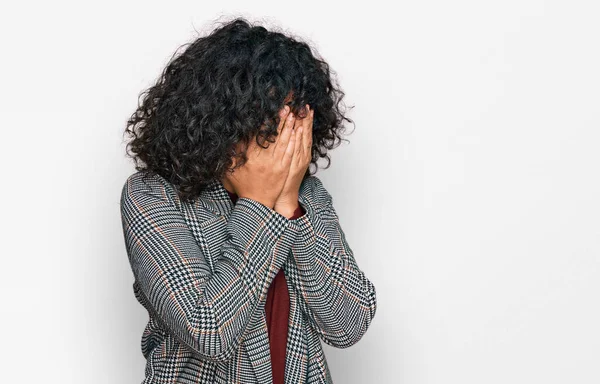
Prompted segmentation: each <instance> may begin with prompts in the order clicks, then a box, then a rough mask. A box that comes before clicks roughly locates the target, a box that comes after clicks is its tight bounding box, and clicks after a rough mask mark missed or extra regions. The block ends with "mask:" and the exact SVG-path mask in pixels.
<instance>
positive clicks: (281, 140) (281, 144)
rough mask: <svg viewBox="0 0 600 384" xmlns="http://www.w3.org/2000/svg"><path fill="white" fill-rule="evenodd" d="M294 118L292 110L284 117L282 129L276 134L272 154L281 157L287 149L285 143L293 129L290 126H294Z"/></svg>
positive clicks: (286, 143)
mask: <svg viewBox="0 0 600 384" xmlns="http://www.w3.org/2000/svg"><path fill="white" fill-rule="evenodd" d="M294 120H295V116H294V114H293V113H292V112H290V113H289V114H288V116H287V118H286V119H285V124H284V126H283V129H282V130H281V133H280V134H279V135H278V137H277V141H276V142H275V145H274V148H273V155H274V156H276V157H277V158H279V159H281V158H282V157H283V154H284V153H285V151H286V149H287V145H288V142H289V140H290V136H291V134H292V131H293V130H292V128H293V127H294Z"/></svg>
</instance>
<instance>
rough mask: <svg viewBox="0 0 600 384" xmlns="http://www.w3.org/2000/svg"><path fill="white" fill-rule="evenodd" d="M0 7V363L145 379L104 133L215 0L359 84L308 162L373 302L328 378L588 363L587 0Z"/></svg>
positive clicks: (33, 375) (591, 107)
mask: <svg viewBox="0 0 600 384" xmlns="http://www.w3.org/2000/svg"><path fill="white" fill-rule="evenodd" d="M0 14H1V16H0V21H1V23H0V28H1V33H0V35H1V37H0V39H1V40H2V41H1V44H2V45H1V46H2V58H1V60H0V62H1V64H0V65H1V66H2V67H1V70H2V72H1V74H2V83H1V84H2V85H1V90H2V92H1V93H0V98H1V100H0V101H1V111H2V112H1V115H0V116H1V121H2V123H1V126H2V150H1V151H0V153H1V156H2V168H3V175H4V177H3V178H2V188H1V191H2V192H1V193H2V196H1V197H2V228H1V229H2V230H1V233H2V267H1V269H0V270H1V271H2V277H1V279H0V287H1V290H2V305H1V306H0V311H1V313H0V314H1V320H0V321H1V323H0V326H1V329H2V348H0V361H1V362H0V366H1V368H2V369H1V373H0V381H1V382H3V383H42V382H44V383H124V384H125V383H139V382H141V380H142V378H143V371H144V365H145V360H144V358H143V356H142V354H141V351H140V340H141V335H142V331H143V328H144V326H145V324H146V321H147V318H148V315H147V313H146V311H145V310H144V309H143V307H142V306H141V305H139V304H138V303H137V301H136V300H135V298H134V295H133V290H132V284H133V276H132V273H131V270H130V266H129V264H128V261H127V256H126V252H125V246H124V241H123V234H122V228H121V221H120V212H119V197H120V196H119V194H120V192H121V187H122V186H123V183H124V181H125V179H126V178H127V176H129V175H130V174H131V173H133V172H134V169H133V163H132V162H131V161H130V160H129V159H127V158H126V157H125V155H124V150H125V147H124V142H123V140H122V139H123V137H122V132H123V129H124V128H125V121H126V118H127V117H128V116H129V115H130V114H131V113H132V112H133V110H134V109H135V106H136V104H137V97H138V94H139V93H140V92H141V91H142V90H143V89H145V88H146V87H148V86H149V85H151V84H152V83H153V82H154V81H155V79H156V78H157V77H158V75H159V74H160V71H161V70H162V69H163V68H164V66H165V64H166V63H167V61H168V59H169V58H170V57H171V55H172V54H173V52H175V50H176V49H177V47H178V46H180V45H181V44H183V43H186V42H188V41H190V40H191V39H193V38H195V37H197V36H198V33H205V32H208V31H210V30H211V27H212V25H211V23H212V22H213V21H214V20H217V19H219V18H221V19H227V18H229V17H230V16H231V15H233V16H245V17H248V18H249V19H250V20H252V21H260V20H263V21H264V22H265V24H266V25H267V26H277V27H282V28H283V29H284V30H286V31H288V32H289V33H293V34H295V35H297V36H298V37H300V38H303V39H306V40H308V41H309V42H310V43H311V44H312V45H313V47H314V48H316V49H317V50H318V52H319V53H320V54H321V55H322V56H323V57H324V58H325V60H327V61H328V62H329V63H330V65H331V68H332V69H333V70H334V71H335V72H336V74H337V78H338V80H339V81H340V83H341V85H342V87H343V89H344V91H345V92H346V97H345V98H344V101H345V102H346V105H347V106H354V108H353V109H352V110H351V111H350V117H351V118H353V119H354V121H355V122H356V129H355V130H354V132H353V133H352V134H351V135H349V136H347V138H348V140H350V143H346V142H345V143H343V144H342V145H341V146H340V147H339V148H337V149H336V150H334V151H333V152H332V161H333V162H332V166H331V167H330V168H329V169H327V170H321V171H319V173H318V174H317V176H319V177H320V178H321V179H322V180H323V183H324V185H325V186H326V187H327V189H328V190H329V191H330V192H331V194H332V196H333V198H334V204H335V207H336V209H337V211H338V213H339V216H340V221H341V223H342V227H343V229H344V231H345V233H346V235H347V238H348V241H349V243H350V245H351V247H352V248H353V250H354V253H355V257H356V260H357V262H358V265H359V267H360V268H361V269H362V270H363V271H365V273H366V274H367V276H368V277H369V278H370V279H371V280H372V281H373V283H374V284H375V286H376V289H377V298H378V309H377V314H376V316H375V318H374V320H373V322H372V324H371V326H370V328H369V330H368V331H367V333H366V334H365V336H364V337H363V338H362V339H361V340H360V341H359V342H358V343H357V344H355V345H354V346H352V347H351V348H348V349H335V348H333V347H330V346H329V345H326V344H325V346H324V348H325V353H326V355H327V358H328V361H329V364H330V368H331V373H332V377H333V380H334V382H335V383H336V384H359V383H389V384H391V383H406V384H425V383H433V384H447V383H460V384H466V383H469V384H470V383H472V384H480V383H486V384H492V383H498V384H505V383H524V384H525V383H527V384H529V383H544V384H550V383H577V384H584V383H596V384H597V383H599V382H600V369H599V367H600V327H598V324H600V300H599V297H598V296H599V293H600V260H599V259H600V256H599V255H600V200H599V197H600V178H599V170H598V167H599V165H600V129H599V128H600V116H599V106H600V70H599V68H600V48H599V47H600V42H599V38H600V23H599V22H598V20H599V19H600V7H599V5H598V2H596V1H592V0H590V1H542V0H537V1H536V0H518V1H475V0H472V1H467V0H458V1H452V2H450V1H440V0H438V1H418V2H417V1H403V2H383V1H381V2H376V1H367V2H356V3H352V2H338V3H334V2H325V1H318V2H317V1H307V2H279V1H259V2H243V1H235V2H234V1H217V2H200V1H169V2H167V1H162V2H152V1H119V2H116V1H103V2H82V1H79V2H75V1H73V2H64V1H58V2H56V1H53V2H42V1H38V2H35V3H33V2H12V3H8V4H3V5H2V9H1V11H0ZM349 131H352V126H350V127H349ZM321 164H323V165H324V164H325V163H324V162H321Z"/></svg>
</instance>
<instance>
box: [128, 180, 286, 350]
mask: <svg viewBox="0 0 600 384" xmlns="http://www.w3.org/2000/svg"><path fill="white" fill-rule="evenodd" d="M174 201H175V200H174V198H172V197H170V195H169V194H167V193H165V191H164V190H161V189H158V187H151V188H145V187H141V185H140V184H139V183H130V182H129V180H128V182H127V183H125V186H124V187H123V190H122V194H121V217H122V225H123V233H124V237H125V244H126V249H127V254H128V258H129V262H130V264H131V268H132V271H133V274H134V277H135V281H136V283H137V285H138V286H139V290H140V291H141V293H142V294H143V296H144V297H145V299H146V300H147V301H148V304H149V306H150V307H151V308H150V309H149V311H151V312H152V313H155V314H156V315H157V316H158V320H159V321H160V322H161V323H162V324H163V325H164V326H165V327H166V328H167V330H168V331H169V332H170V333H172V334H173V335H174V336H176V337H177V338H178V340H180V341H181V342H182V343H183V344H184V345H187V346H188V347H189V348H190V349H191V350H193V351H194V352H195V353H197V354H199V355H200V356H201V357H202V358H205V359H212V360H216V361H226V360H229V359H230V358H232V356H233V355H234V353H235V351H236V350H237V348H238V346H239V344H240V342H241V338H242V336H243V334H244V331H245V329H246V327H247V325H248V324H249V321H250V319H251V317H252V315H253V313H254V312H255V311H257V310H258V309H259V307H260V302H261V301H262V302H264V300H265V298H266V293H267V290H268V287H269V285H270V284H271V282H272V281H273V278H274V277H275V274H276V272H277V271H278V270H279V268H280V267H281V266H282V265H283V263H284V262H285V260H286V258H287V256H288V254H289V252H290V249H291V245H292V243H293V242H294V240H295V238H296V236H297V231H296V230H295V227H293V226H292V227H290V225H289V224H290V223H291V221H290V220H288V219H287V218H286V217H285V216H282V215H281V214H279V213H278V212H276V211H275V210H273V209H271V208H269V207H267V206H265V205H263V204H261V203H259V202H257V201H255V200H252V199H249V198H240V199H238V200H237V202H236V204H235V207H234V208H233V210H232V212H231V215H230V217H229V220H228V221H227V226H226V228H227V240H225V242H224V243H223V245H222V247H221V251H220V252H221V256H220V258H219V259H218V260H217V261H216V262H215V264H214V270H215V271H214V273H212V274H211V273H210V269H209V267H208V264H207V262H206V260H205V258H204V256H203V254H202V251H201V249H200V247H199V246H198V244H197V243H196V240H195V238H194V236H193V234H192V232H191V230H190V228H189V227H188V226H187V224H186V222H185V221H184V217H183V215H182V213H181V211H180V210H179V209H178V208H177V206H176V204H175V202H174Z"/></svg>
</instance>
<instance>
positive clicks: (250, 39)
mask: <svg viewBox="0 0 600 384" xmlns="http://www.w3.org/2000/svg"><path fill="white" fill-rule="evenodd" d="M181 47H186V49H185V50H184V51H183V52H182V53H181V54H179V55H177V51H179V49H180V48H181ZM177 51H176V52H175V54H173V56H172V57H171V60H170V61H169V63H168V64H167V66H166V67H165V69H164V70H163V72H162V74H161V76H160V77H159V78H158V80H157V81H156V83H155V84H154V85H153V86H151V87H150V88H148V89H147V90H145V91H143V92H142V93H141V94H140V95H139V97H138V108H137V109H136V111H135V112H134V113H133V114H132V115H131V117H130V118H129V119H128V121H127V127H126V129H125V132H124V134H127V135H128V136H129V137H130V138H131V141H130V142H128V143H127V146H126V153H127V155H128V156H129V157H131V158H133V159H134V162H135V168H136V170H137V171H141V170H146V171H149V172H154V173H157V174H159V175H160V176H162V177H164V178H165V179H166V180H168V181H169V182H171V183H172V184H174V185H175V186H177V189H178V195H179V197H180V198H181V199H182V200H184V201H191V200H193V199H195V198H196V197H197V196H198V195H199V194H200V192H201V191H202V190H203V188H205V187H206V185H207V184H208V183H209V182H211V181H213V180H216V179H221V177H222V176H223V175H224V172H226V171H230V172H231V171H232V170H233V169H235V167H239V166H242V165H243V164H244V163H245V162H246V161H247V158H246V152H245V150H246V149H247V145H248V143H249V140H251V139H252V138H253V137H255V138H256V139H255V140H256V142H257V144H258V145H261V146H262V147H263V148H265V147H264V142H265V140H266V141H268V142H274V137H275V136H276V135H277V127H278V124H279V119H280V117H279V113H278V112H279V110H280V109H281V108H283V106H284V105H285V104H287V105H289V106H290V108H291V111H292V112H294V114H296V115H297V116H298V117H300V118H303V117H305V116H306V108H305V105H306V104H309V106H310V107H311V108H312V109H314V120H313V141H312V142H313V148H312V159H311V164H314V165H315V171H314V172H316V171H317V169H318V165H317V161H318V160H319V158H322V157H325V158H326V159H327V166H326V167H325V168H329V166H330V163H331V159H330V157H329V155H328V154H327V150H330V149H333V148H335V147H337V146H338V145H339V144H340V142H341V141H342V140H345V141H347V140H346V139H343V138H342V136H341V133H342V131H344V130H345V127H344V121H347V122H350V123H354V122H353V121H352V120H351V119H350V118H348V117H346V116H345V115H344V112H345V108H344V104H343V103H342V99H343V97H344V92H343V91H342V90H341V89H340V87H339V86H338V85H337V83H336V80H335V78H334V76H333V75H334V72H333V71H331V70H330V68H329V65H328V64H327V63H326V62H325V61H324V60H322V59H321V58H318V57H316V54H313V52H312V51H311V47H310V46H309V45H308V44H307V43H306V42H303V41H299V40H298V39H296V38H295V37H290V36H286V35H285V34H284V33H281V32H280V31H276V30H272V31H269V30H267V29H266V28H265V27H263V26H260V25H252V24H251V23H250V22H249V21H247V20H246V19H245V18H242V17H237V18H235V19H233V20H232V21H228V22H224V23H222V24H221V25H219V27H218V28H216V29H214V30H213V31H212V32H211V33H210V34H208V35H207V36H204V37H199V38H197V39H196V40H194V41H193V42H191V43H186V44H183V45H182V46H180V47H179V48H178V49H177ZM272 139H273V141H271V140H272ZM238 143H243V144H244V145H242V148H244V149H243V150H240V151H239V152H236V147H237V144H238ZM267 145H268V144H267ZM237 149H238V150H239V148H237ZM234 159H235V163H234ZM233 164H235V167H234V168H232V167H231V166H232V165H233ZM310 174H311V172H310V166H309V168H308V169H307V171H306V174H305V176H304V177H305V178H306V177H308V176H309V175H310ZM313 174H314V173H313Z"/></svg>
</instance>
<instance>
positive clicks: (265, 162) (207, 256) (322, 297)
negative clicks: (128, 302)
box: [121, 18, 376, 384]
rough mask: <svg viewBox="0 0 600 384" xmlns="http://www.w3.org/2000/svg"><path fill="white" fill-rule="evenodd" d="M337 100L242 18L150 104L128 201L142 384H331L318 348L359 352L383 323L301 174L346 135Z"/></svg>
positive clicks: (210, 41) (198, 52) (198, 49)
mask: <svg viewBox="0 0 600 384" xmlns="http://www.w3.org/2000/svg"><path fill="white" fill-rule="evenodd" d="M342 98H343V92H342V91H341V90H339V88H337V87H335V86H334V84H333V81H332V78H331V76H330V72H329V67H328V65H327V64H326V63H325V62H324V61H322V60H320V59H317V58H315V56H313V54H312V52H311V49H310V47H309V46H308V45H307V44H306V43H303V42H299V41H297V40H295V39H293V38H291V37H288V36H285V35H284V34H282V33H279V32H275V31H268V30H267V29H265V28H264V27H261V26H252V25H251V24H250V23H249V22H248V21H246V20H244V19H240V18H238V19H235V20H233V21H231V22H228V23H225V24H224V25H222V26H220V27H219V28H217V29H215V30H214V31H213V32H212V33H211V34H210V35H208V36H205V37H201V38H198V39H197V40H195V41H194V42H193V43H191V44H190V45H189V46H188V47H187V48H186V49H185V51H184V52H182V53H181V54H180V55H179V56H177V57H174V58H172V60H171V62H170V63H169V64H168V65H167V67H166V68H165V70H164V72H163V74H162V76H161V77H160V79H159V80H158V81H157V83H156V84H155V85H154V86H152V87H150V88H149V89H148V90H147V91H145V92H144V97H143V98H142V101H141V103H140V105H139V107H138V109H137V110H136V111H135V112H134V113H133V115H132V116H131V118H130V119H129V121H128V124H127V129H126V133H127V134H128V135H129V136H130V137H131V141H130V142H129V143H128V145H127V149H128V151H127V152H128V154H129V155H130V156H131V157H132V158H133V159H134V160H135V163H136V171H137V172H136V173H134V174H132V175H131V176H129V178H128V179H127V181H126V182H125V184H124V186H123V190H122V194H121V215H122V224H123V233H124V238H125V244H126V249H127V254H128V257H129V262H130V264H131V268H132V271H133V275H134V284H133V289H134V294H135V296H136V298H137V299H138V301H139V302H140V303H141V304H142V305H143V306H144V307H145V308H146V309H147V310H148V313H149V321H148V324H147V326H146V328H145V330H144V332H143V335H142V353H143V355H144V357H145V358H146V359H147V364H146V370H145V380H144V383H222V384H225V383H243V384H245V383H261V384H264V383H271V382H272V383H276V384H283V383H298V382H302V383H304V382H306V383H324V382H325V383H332V378H331V374H330V371H329V368H328V364H327V361H326V359H325V355H324V354H323V350H322V346H321V343H320V341H319V339H321V340H323V341H324V342H326V343H327V344H329V345H331V346H334V347H338V348H346V347H349V346H351V345H353V344H354V343H356V342H357V341H358V340H359V339H360V338H361V337H362V335H363V334H364V333H365V332H366V330H367V328H368V327H369V325H370V323H371V321H372V319H373V317H374V315H375V310H376V294H375V286H374V285H373V284H372V282H371V281H370V280H369V279H368V278H367V277H366V276H365V274H364V273H363V272H362V271H361V270H360V269H359V267H358V265H357V264H356V261H355V258H354V255H353V252H352V250H351V249H350V246H349V245H348V243H347V241H346V238H345V236H344V233H343V231H342V229H341V227H340V223H339V219H338V216H337V214H336V211H335V209H334V207H333V204H332V197H331V195H330V194H329V192H328V191H327V190H326V189H325V187H324V185H323V184H322V182H321V181H320V180H319V178H317V177H316V176H314V175H312V174H310V172H309V166H310V164H315V166H316V162H317V160H318V159H319V158H321V157H326V158H327V159H328V160H329V157H328V155H327V150H329V149H332V148H334V147H335V146H336V145H337V144H338V143H339V140H340V139H341V136H340V132H341V130H342V129H343V126H342V123H343V121H344V120H346V121H349V122H351V120H350V119H348V118H347V117H345V116H344V115H343V113H342V112H341V111H340V109H339V104H340V101H341V99H342ZM328 166H329V164H328Z"/></svg>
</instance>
